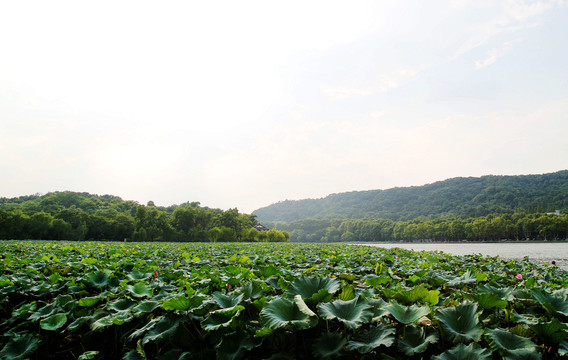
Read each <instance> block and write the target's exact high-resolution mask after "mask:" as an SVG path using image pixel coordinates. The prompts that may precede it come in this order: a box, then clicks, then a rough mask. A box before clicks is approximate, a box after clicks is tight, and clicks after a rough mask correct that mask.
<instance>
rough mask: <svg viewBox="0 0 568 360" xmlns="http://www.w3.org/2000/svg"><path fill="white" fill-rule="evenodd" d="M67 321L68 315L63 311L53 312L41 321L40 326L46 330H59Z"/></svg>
mask: <svg viewBox="0 0 568 360" xmlns="http://www.w3.org/2000/svg"><path fill="white" fill-rule="evenodd" d="M66 322H67V315H65V314H63V313H59V314H53V315H50V316H48V317H46V318H45V319H42V320H41V321H40V322H39V326H40V327H41V328H42V329H44V330H51V331H54V330H57V329H59V328H60V327H62V326H63V325H65V323H66Z"/></svg>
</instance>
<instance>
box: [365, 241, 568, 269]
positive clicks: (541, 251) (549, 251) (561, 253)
mask: <svg viewBox="0 0 568 360" xmlns="http://www.w3.org/2000/svg"><path fill="white" fill-rule="evenodd" d="M365 245H370V246H379V247H384V248H387V249H390V248H393V247H399V248H403V249H409V250H416V251H443V252H445V253H447V254H453V255H477V254H481V255H489V256H501V257H504V258H507V259H522V258H524V257H525V256H528V257H529V260H530V261H532V262H534V263H537V264H541V263H544V262H546V263H549V264H550V263H551V261H555V262H556V265H557V266H558V267H560V268H561V269H564V270H568V243H567V242H562V243H473V244H472V243H466V244H464V243H460V244H446V243H436V244H434V243H415V244H412V243H403V244H400V243H397V244H393V243H388V244H386V243H385V244H378V243H374V244H365Z"/></svg>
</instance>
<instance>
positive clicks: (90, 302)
mask: <svg viewBox="0 0 568 360" xmlns="http://www.w3.org/2000/svg"><path fill="white" fill-rule="evenodd" d="M102 299H103V298H102V297H101V296H91V297H85V298H81V299H79V302H78V304H79V306H83V307H93V306H95V305H97V304H98V303H99V302H101V300H102Z"/></svg>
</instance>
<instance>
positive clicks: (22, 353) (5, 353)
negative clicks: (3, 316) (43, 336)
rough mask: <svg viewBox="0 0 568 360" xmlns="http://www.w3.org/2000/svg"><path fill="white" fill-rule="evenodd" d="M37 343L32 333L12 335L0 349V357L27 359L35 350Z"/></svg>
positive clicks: (12, 359)
mask: <svg viewBox="0 0 568 360" xmlns="http://www.w3.org/2000/svg"><path fill="white" fill-rule="evenodd" d="M38 345H39V341H38V339H37V337H35V336H34V335H30V334H26V335H18V336H14V337H12V338H11V339H10V340H9V341H8V343H7V344H6V345H5V346H4V348H2V350H1V351H0V359H10V360H20V359H28V358H30V355H31V354H33V353H34V351H36V349H37V347H38Z"/></svg>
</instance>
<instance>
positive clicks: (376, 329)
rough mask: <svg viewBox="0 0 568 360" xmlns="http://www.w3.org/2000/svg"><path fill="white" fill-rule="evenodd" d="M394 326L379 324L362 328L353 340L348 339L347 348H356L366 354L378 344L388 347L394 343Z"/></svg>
mask: <svg viewBox="0 0 568 360" xmlns="http://www.w3.org/2000/svg"><path fill="white" fill-rule="evenodd" d="M395 333H396V330H395V328H394V327H392V326H389V325H386V324H379V325H378V326H373V327H371V328H369V329H367V330H363V331H362V332H361V333H360V334H359V336H358V337H357V338H356V339H355V340H351V341H349V344H347V349H349V350H357V351H358V352H359V353H360V354H366V353H368V352H371V351H373V350H374V349H376V348H378V347H379V346H385V347H390V346H391V345H392V344H393V343H394V338H395V337H394V334H395Z"/></svg>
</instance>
